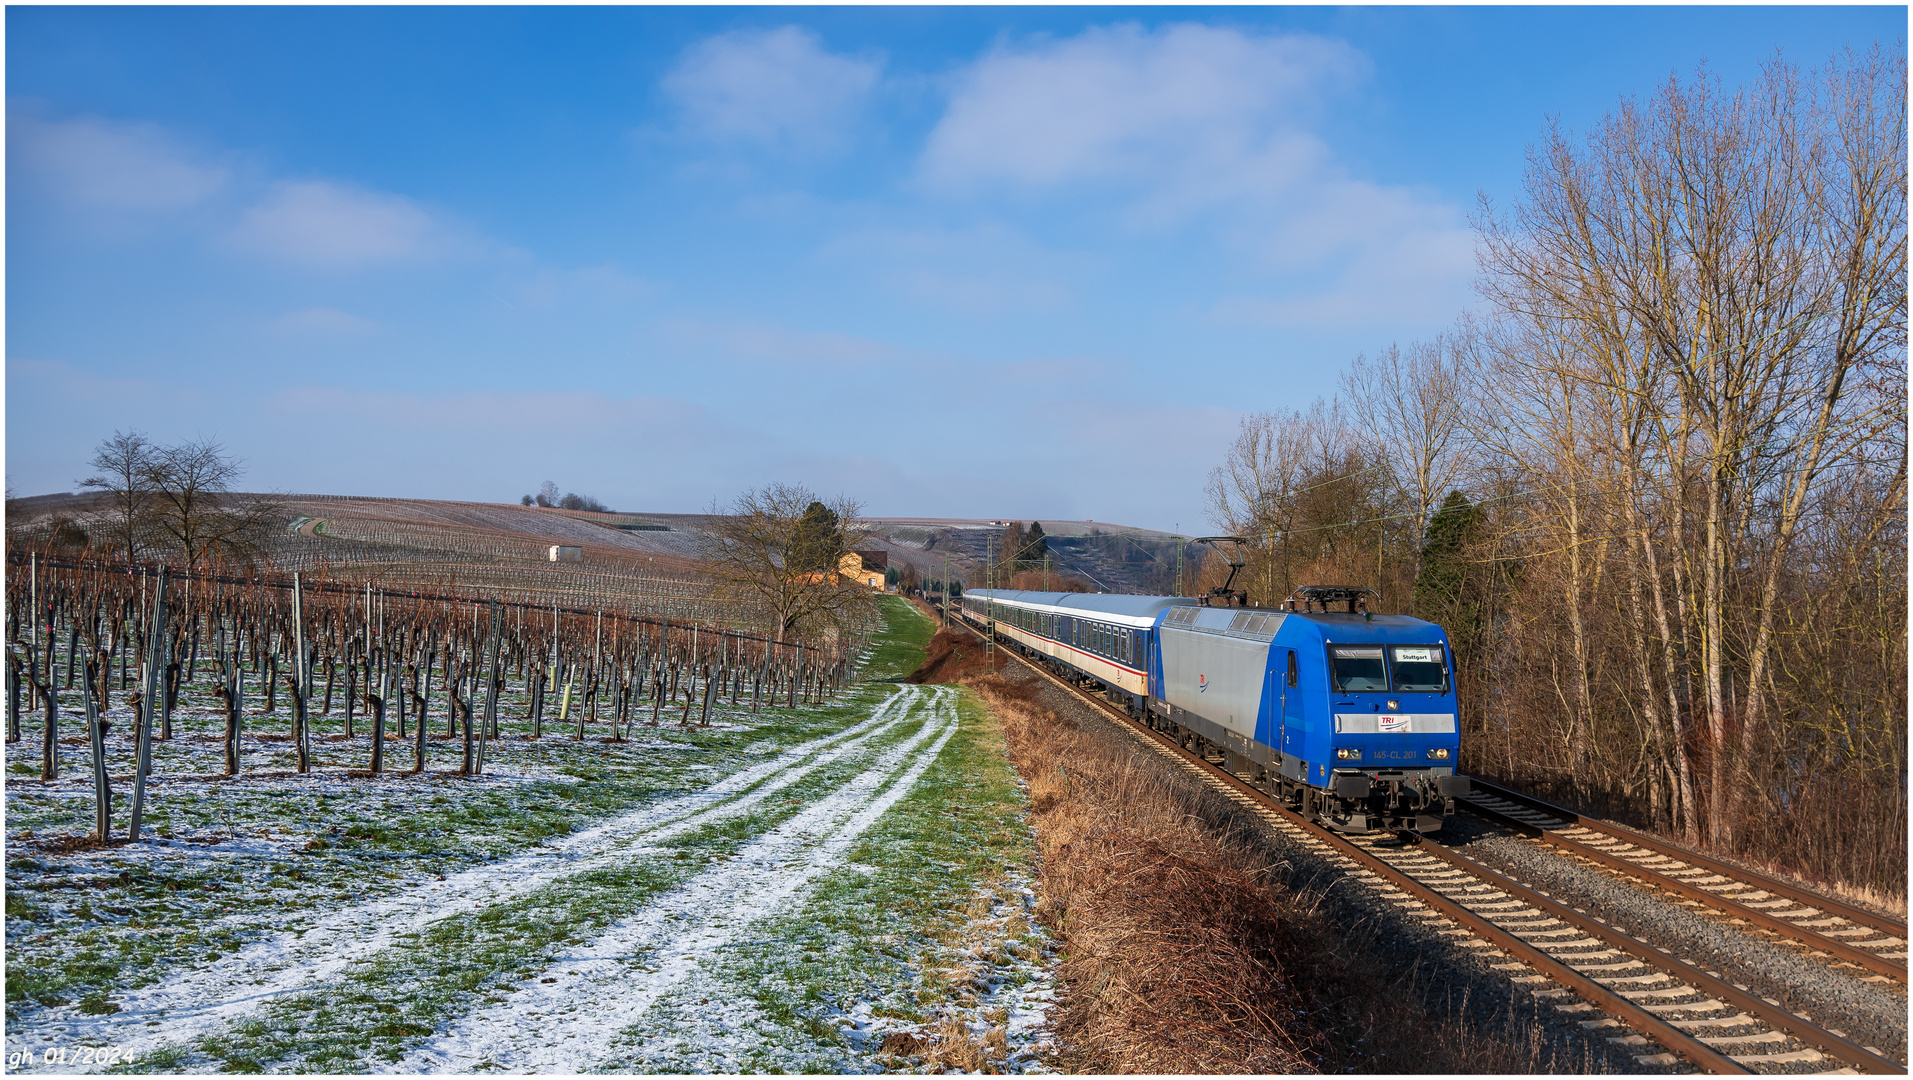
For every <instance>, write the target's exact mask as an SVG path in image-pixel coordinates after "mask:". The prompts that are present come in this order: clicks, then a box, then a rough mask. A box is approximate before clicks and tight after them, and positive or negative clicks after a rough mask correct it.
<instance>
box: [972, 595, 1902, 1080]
mask: <svg viewBox="0 0 1913 1080" xmlns="http://www.w3.org/2000/svg"><path fill="white" fill-rule="evenodd" d="M957 623H958V624H959V625H962V626H963V627H964V628H965V629H967V630H969V631H970V632H971V633H972V634H975V635H976V636H977V637H979V638H982V637H983V636H984V635H983V634H982V632H981V631H979V630H978V629H977V628H975V627H973V626H971V625H969V624H968V623H967V622H965V621H964V620H962V619H960V618H959V619H958V620H957ZM1002 652H1003V655H1004V656H1005V657H1007V658H1010V659H1013V660H1015V661H1017V662H1018V663H1020V664H1022V665H1023V666H1024V667H1026V668H1028V669H1029V670H1030V671H1032V672H1034V673H1035V674H1036V675H1037V676H1039V677H1040V678H1043V679H1045V680H1048V681H1049V682H1051V683H1053V684H1054V685H1056V686H1058V687H1060V688H1062V689H1063V690H1065V691H1067V692H1069V693H1071V694H1073V695H1075V696H1076V697H1077V698H1078V699H1080V700H1081V701H1083V702H1085V703H1086V704H1089V705H1090V706H1092V707H1094V708H1096V709H1098V710H1099V711H1101V712H1102V713H1103V714H1105V715H1106V716H1107V717H1109V719H1110V720H1111V721H1112V722H1115V723H1116V725H1117V727H1118V729H1119V730H1122V731H1123V732H1125V733H1126V734H1128V735H1129V736H1130V737H1131V738H1134V739H1135V740H1136V741H1137V742H1138V743H1140V744H1141V745H1143V746H1145V747H1148V748H1149V749H1151V750H1152V751H1155V752H1157V753H1161V754H1163V755H1164V756H1166V757H1168V758H1170V759H1171V760H1173V761H1174V762H1176V763H1177V764H1178V765H1179V766H1180V767H1182V768H1184V769H1186V770H1188V771H1189V772H1190V773H1192V774H1193V775H1194V776H1195V777H1197V778H1198V779H1200V780H1201V782H1203V783H1205V784H1207V785H1209V786H1211V787H1212V788H1214V789H1216V790H1217V791H1218V792H1220V793H1221V794H1223V795H1225V796H1226V797H1227V798H1229V799H1230V800H1232V801H1234V802H1236V803H1238V804H1240V805H1242V806H1243V807H1244V808H1245V809H1249V810H1251V811H1253V812H1254V813H1255V814H1257V815H1258V816H1259V817H1261V818H1262V819H1263V820H1264V821H1265V822H1267V823H1268V824H1269V825H1270V826H1271V827H1273V828H1274V829H1275V830H1277V831H1278V832H1280V833H1282V834H1284V835H1286V836H1287V837H1288V838H1289V839H1291V840H1292V841H1294V842H1295V843H1297V844H1299V845H1301V846H1303V847H1304V848H1307V849H1309V850H1311V851H1313V852H1314V853H1316V854H1317V855H1318V856H1319V857H1320V858H1322V859H1324V860H1326V861H1328V862H1330V863H1331V864H1334V865H1337V866H1340V867H1341V868H1343V869H1345V870H1346V871H1347V872H1349V873H1350V874H1351V875H1352V876H1353V877H1355V878H1356V879H1357V880H1359V881H1361V882H1362V883H1364V884H1365V885H1367V886H1368V887H1369V888H1370V889H1371V890H1372V891H1373V893H1374V894H1376V895H1377V896H1378V897H1379V898H1380V899H1381V900H1382V901H1384V902H1387V903H1393V904H1396V905H1399V906H1401V907H1403V908H1405V909H1407V910H1408V911H1409V912H1410V914H1411V915H1416V916H1419V917H1421V918H1423V919H1426V920H1428V921H1429V922H1430V923H1431V924H1432V925H1433V926H1434V927H1435V932H1436V933H1437V934H1440V935H1443V936H1447V937H1451V938H1453V939H1455V942H1456V944H1457V945H1458V946H1460V947H1462V948H1470V949H1475V950H1479V955H1481V956H1482V957H1483V959H1485V960H1488V961H1498V962H1494V963H1492V966H1493V967H1494V968H1495V969H1496V970H1499V971H1502V972H1504V973H1506V974H1507V975H1508V977H1509V979H1510V981H1511V982H1513V983H1515V984H1516V985H1517V986H1520V987H1523V988H1525V989H1527V990H1529V991H1530V992H1531V993H1532V994H1533V995H1534V996H1535V997H1536V998H1539V999H1542V1000H1546V1001H1550V1002H1551V1003H1552V1004H1553V1006H1554V1008H1555V1009H1557V1010H1559V1011H1560V1012H1562V1013H1564V1014H1566V1015H1567V1016H1568V1017H1569V1018H1571V1019H1573V1020H1575V1021H1576V1022H1578V1023H1579V1025H1580V1026H1581V1027H1582V1028H1583V1029H1584V1030H1586V1031H1587V1032H1588V1033H1589V1034H1590V1035H1591V1036H1593V1037H1605V1038H1607V1039H1608V1040H1609V1041H1610V1042H1613V1043H1615V1044H1618V1045H1619V1046H1621V1047H1622V1048H1625V1049H1627V1050H1629V1051H1630V1052H1632V1053H1633V1054H1634V1057H1635V1060H1636V1062H1637V1063H1638V1064H1639V1065H1641V1066H1646V1067H1678V1066H1680V1065H1682V1064H1686V1065H1689V1066H1691V1067H1693V1068H1697V1069H1699V1070H1700V1071H1702V1072H1710V1073H1786V1074H1800V1073H1817V1074H1855V1073H1870V1074H1883V1075H1890V1074H1903V1073H1905V1072H1906V1071H1907V1070H1906V1067H1905V1066H1904V1065H1902V1064H1900V1063H1896V1062H1894V1061H1892V1060H1889V1059H1888V1058H1886V1057H1884V1056H1883V1055H1882V1054H1880V1053H1878V1052H1877V1051H1875V1050H1874V1049H1872V1048H1868V1047H1862V1046H1857V1045H1854V1044H1853V1043H1851V1042H1849V1041H1847V1040H1846V1039H1845V1038H1842V1037H1841V1036H1838V1035H1836V1034H1834V1033H1832V1032H1830V1031H1828V1030H1826V1029H1825V1028H1822V1027H1820V1026H1818V1025H1816V1024H1814V1023H1812V1022H1811V1021H1809V1020H1808V1019H1806V1018H1805V1017H1802V1016H1799V1015H1797V1014H1795V1013H1792V1012H1789V1011H1787V1010H1786V1009H1784V1008H1782V1007H1780V1006H1779V1005H1777V1004H1775V1003H1773V1002H1771V1001H1769V1000H1767V999H1765V998H1763V997H1760V996H1759V995H1757V994H1754V993H1753V992H1751V991H1748V990H1744V989H1741V988H1740V987H1738V986H1734V985H1731V984H1729V983H1727V982H1724V981H1722V980H1721V979H1720V978H1718V977H1716V976H1713V975H1710V974H1708V973H1707V972H1705V971H1702V970H1701V969H1699V968H1697V967H1695V966H1694V965H1692V964H1689V963H1687V962H1686V961H1684V960H1682V959H1679V958H1677V957H1675V956H1673V955H1671V954H1669V953H1667V952H1664V951H1662V950H1661V949H1658V948H1656V947H1655V946H1653V945H1652V944H1650V943H1648V942H1647V941H1644V940H1641V939H1639V938H1636V937H1634V936H1632V935H1630V934H1629V933H1628V932H1627V930H1626V929H1625V928H1623V927H1620V926H1615V925H1611V924H1609V923H1607V922H1605V921H1603V920H1601V919H1599V918H1596V917H1594V916H1590V915H1587V914H1585V913H1583V912H1581V911H1579V910H1577V909H1575V908H1574V907H1572V906H1571V904H1569V903H1567V902H1563V901H1562V900H1559V899H1556V898H1554V897H1552V896H1548V895H1546V894H1544V893H1541V892H1539V891H1537V890H1535V889H1532V888H1530V887H1528V886H1527V885H1525V884H1523V883H1521V882H1519V881H1516V880H1514V879H1513V878H1510V877H1508V876H1507V875H1505V874H1502V873H1500V872H1499V871H1497V870H1495V869H1493V868H1491V867H1488V866H1485V865H1483V864H1481V863H1479V862H1476V861H1475V860H1473V859H1471V858H1469V857H1468V856H1467V855H1465V854H1463V853H1461V852H1459V851H1456V850H1454V849H1452V848H1449V847H1447V846H1445V845H1443V844H1441V843H1438V842H1436V841H1434V840H1431V839H1428V838H1426V837H1423V836H1419V835H1416V834H1405V835H1396V836H1366V837H1350V836H1344V835H1342V834H1340V833H1336V832H1332V831H1330V830H1328V829H1326V828H1323V827H1322V826H1320V825H1318V824H1316V823H1315V822H1313V821H1311V820H1309V819H1307V818H1304V817H1303V816H1302V815H1300V814H1297V813H1296V812H1294V811H1293V810H1291V809H1289V808H1288V807H1287V806H1286V805H1284V804H1282V803H1281V802H1279V801H1277V800H1276V799H1274V798H1273V797H1271V796H1270V795H1269V794H1268V793H1267V792H1265V791H1263V790H1262V789H1261V788H1258V787H1256V786H1254V785H1253V784H1251V783H1249V781H1248V780H1247V779H1245V778H1243V777H1241V776H1237V775H1235V774H1233V773H1230V772H1228V771H1227V770H1226V769H1224V768H1223V767H1222V764H1221V763H1220V762H1219V761H1212V760H1210V759H1209V757H1208V756H1207V755H1206V753H1201V752H1197V751H1194V750H1191V749H1189V748H1185V747H1184V746H1182V745H1180V744H1179V743H1178V742H1177V741H1176V740H1174V739H1172V738H1170V737H1169V736H1168V735H1166V734H1164V733H1162V732H1159V731H1156V730H1154V729H1151V728H1149V727H1147V726H1145V725H1143V724H1141V723H1139V722H1137V721H1136V720H1134V719H1133V718H1131V717H1130V716H1129V715H1128V714H1127V713H1125V712H1124V711H1123V710H1121V709H1118V708H1116V707H1115V706H1113V705H1112V704H1110V703H1109V702H1108V701H1107V700H1106V699H1104V698H1102V697H1100V696H1099V695H1096V694H1093V693H1090V692H1088V691H1086V690H1085V689H1084V688H1083V687H1081V686H1078V685H1076V684H1074V683H1072V682H1070V681H1069V680H1066V679H1063V678H1060V677H1058V676H1057V675H1056V674H1054V673H1052V672H1051V671H1049V670H1048V669H1047V668H1045V667H1044V666H1042V665H1040V664H1036V663H1032V662H1030V661H1029V660H1027V659H1025V658H1024V657H1023V656H1021V655H1020V654H1018V653H1017V652H1016V651H1015V649H1014V648H1013V647H1011V646H1006V647H1005V648H1003V649H1002ZM1217 756H1218V757H1221V755H1220V754H1219V753H1218V755H1217ZM1617 857H1619V856H1617ZM1702 869H1704V868H1702ZM1753 902H1754V903H1762V902H1764V901H1759V900H1756V901H1753ZM1749 910H1759V909H1751V908H1750V909H1749Z"/></svg>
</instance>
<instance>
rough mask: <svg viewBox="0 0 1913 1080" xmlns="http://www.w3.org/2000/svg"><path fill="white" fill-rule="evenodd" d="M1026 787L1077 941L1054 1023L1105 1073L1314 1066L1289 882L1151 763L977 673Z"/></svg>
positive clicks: (1071, 936) (1057, 915)
mask: <svg viewBox="0 0 1913 1080" xmlns="http://www.w3.org/2000/svg"><path fill="white" fill-rule="evenodd" d="M972 685H974V686H975V687H976V688H977V690H978V692H979V693H981V694H982V696H983V698H984V700H985V701H986V702H987V703H988V704H989V705H990V707H991V710H992V711H993V712H994V713H995V714H996V716H997V718H998V719H999V721H1000V722H1001V723H1002V725H1003V732H1004V737H1005V740H1006V742H1007V743H1008V745H1009V749H1010V754H1011V757H1012V758H1013V759H1014V760H1015V761H1016V762H1017V765H1018V767H1019V768H1020V770H1021V771H1022V774H1023V775H1024V777H1025V778H1026V780H1027V782H1028V784H1029V794H1030V800H1031V809H1032V812H1033V813H1034V814H1035V816H1036V824H1037V843H1038V847H1039V850H1040V853H1041V856H1042V860H1043V889H1042V898H1041V900H1040V902H1039V904H1038V907H1037V915H1038V916H1039V917H1040V918H1042V919H1043V920H1044V921H1045V922H1046V923H1048V924H1049V925H1050V926H1051V927H1052V928H1054V929H1055V930H1056V931H1057V932H1058V933H1059V935H1060V936H1061V937H1062V938H1063V940H1064V941H1065V943H1066V944H1067V946H1068V950H1067V958H1066V959H1065V960H1064V961H1063V963H1062V967H1061V969H1060V971H1059V975H1060V976H1061V978H1062V980H1063V981H1064V982H1065V983H1066V984H1067V985H1068V986H1069V987H1070V994H1069V997H1068V999H1067V1001H1066V1003H1065V1005H1064V1007H1063V1010H1062V1015H1061V1016H1060V1018H1059V1021H1058V1024H1057V1031H1058V1034H1059V1036H1060V1037H1061V1038H1062V1040H1063V1041H1064V1042H1065V1043H1066V1044H1068V1045H1069V1046H1070V1047H1071V1048H1072V1050H1073V1052H1074V1053H1075V1054H1076V1055H1077V1057H1078V1060H1077V1061H1076V1062H1074V1064H1076V1065H1078V1066H1079V1067H1081V1068H1085V1069H1089V1070H1093V1071H1097V1072H1142V1073H1186V1072H1227V1073H1272V1072H1313V1071H1314V1065H1313V1063H1312V1060H1311V1057H1312V1055H1310V1054H1309V1040H1308V1038H1307V1036H1306V1035H1297V1034H1296V1033H1295V1032H1293V1031H1292V1030H1291V1028H1292V1027H1293V1025H1292V1024H1290V1023H1289V1022H1288V1018H1289V1017H1292V1016H1293V1015H1294V1012H1295V1010H1296V1008H1297V1007H1298V1006H1301V1005H1302V1004H1303V1001H1302V998H1301V995H1300V994H1299V993H1298V991H1297V990H1296V988H1295V986H1294V983H1293V982H1292V981H1291V980H1290V979H1288V978H1287V977H1285V974H1284V960H1283V957H1284V955H1285V953H1287V952H1288V951H1290V949H1289V943H1288V940H1287V937H1286V933H1287V928H1286V924H1285V920H1284V919H1283V917H1282V914H1281V909H1280V892H1279V890H1277V889H1275V888H1273V887H1271V886H1269V885H1267V884H1265V883H1263V882H1262V881H1259V880H1257V878H1256V875H1255V871H1254V868H1253V867H1252V866H1251V865H1249V861H1250V860H1247V859H1245V858H1243V857H1242V856H1241V854H1240V853H1239V852H1238V851H1233V850H1231V849H1230V848H1228V847H1227V846H1225V845H1223V844H1222V843H1219V842H1218V839H1217V838H1216V837H1215V836H1213V835H1211V833H1210V831H1209V830H1208V829H1207V828H1205V827H1204V826H1203V824H1202V823H1201V822H1200V821H1199V820H1196V819H1193V818H1192V817H1191V816H1190V815H1189V814H1188V812H1187V807H1186V806H1184V805H1182V800H1180V799H1178V798H1177V797H1176V793H1175V792H1174V791H1172V790H1170V789H1169V788H1168V787H1167V786H1166V785H1165V780H1164V777H1163V776H1162V775H1161V774H1160V772H1159V771H1158V770H1156V769H1154V768H1151V767H1150V766H1151V764H1152V763H1150V762H1147V761H1139V760H1138V759H1137V758H1135V757H1134V755H1132V754H1129V753H1125V752H1124V751H1125V750H1126V748H1124V747H1120V746H1115V745H1112V744H1111V743H1110V742H1109V740H1108V739H1107V737H1106V736H1101V735H1100V733H1088V732H1085V731H1084V730H1083V729H1082V727H1081V726H1080V725H1077V724H1075V723H1074V722H1073V721H1068V720H1066V719H1063V718H1060V717H1058V716H1056V715H1055V714H1054V713H1051V712H1049V711H1048V710H1046V709H1042V708H1040V707H1039V706H1037V705H1035V704H1034V703H1033V702H1032V701H1031V700H1030V698H1031V696H1032V694H1033V693H1034V689H1033V688H1032V687H1029V686H1027V685H1018V684H1016V683H1013V682H1010V681H1009V680H1004V679H1001V678H982V679H977V680H974V681H973V682H972Z"/></svg>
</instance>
